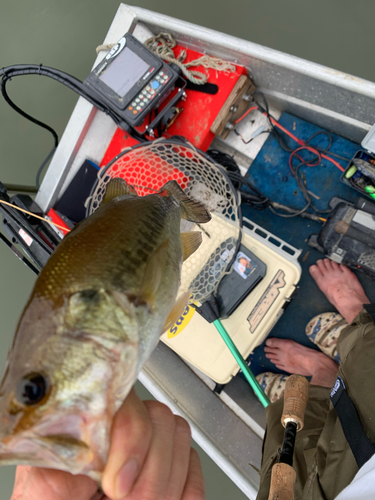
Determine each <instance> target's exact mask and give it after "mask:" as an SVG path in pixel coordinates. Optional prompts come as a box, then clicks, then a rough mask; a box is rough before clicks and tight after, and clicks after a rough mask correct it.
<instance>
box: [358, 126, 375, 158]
mask: <svg viewBox="0 0 375 500" xmlns="http://www.w3.org/2000/svg"><path fill="white" fill-rule="evenodd" d="M361 146H362V147H363V149H366V150H367V151H370V153H375V124H374V125H373V126H372V127H371V129H370V131H369V132H368V133H367V134H366V136H365V138H364V139H363V141H362V142H361Z"/></svg>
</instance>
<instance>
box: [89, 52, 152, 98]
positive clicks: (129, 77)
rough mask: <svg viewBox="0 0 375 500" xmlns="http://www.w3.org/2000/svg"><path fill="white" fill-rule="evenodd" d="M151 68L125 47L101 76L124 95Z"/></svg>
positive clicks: (117, 92)
mask: <svg viewBox="0 0 375 500" xmlns="http://www.w3.org/2000/svg"><path fill="white" fill-rule="evenodd" d="M149 68H150V66H149V65H148V64H147V63H146V62H145V61H144V60H143V59H141V58H140V57H139V56H137V54H135V53H134V52H132V51H131V50H130V49H129V48H128V47H125V48H124V49H123V50H122V51H121V52H120V54H119V55H118V56H117V57H116V59H115V60H114V61H113V62H112V64H109V65H108V66H107V68H106V69H105V70H104V71H103V73H102V74H101V75H100V77H99V78H100V80H102V81H103V82H104V83H105V84H106V85H108V87H110V88H111V89H112V90H114V91H115V92H116V94H118V95H119V96H120V97H124V96H125V95H126V93H127V92H128V91H129V90H130V89H131V88H132V87H133V85H135V83H136V82H137V81H138V80H139V79H140V78H141V76H143V75H144V74H145V72H146V70H148V69H149Z"/></svg>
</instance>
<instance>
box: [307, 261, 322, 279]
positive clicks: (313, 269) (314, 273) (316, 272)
mask: <svg viewBox="0 0 375 500" xmlns="http://www.w3.org/2000/svg"><path fill="white" fill-rule="evenodd" d="M309 272H310V274H311V276H314V277H316V276H319V275H321V274H322V273H321V272H320V269H319V267H318V266H317V265H315V264H313V265H312V266H310V267H309Z"/></svg>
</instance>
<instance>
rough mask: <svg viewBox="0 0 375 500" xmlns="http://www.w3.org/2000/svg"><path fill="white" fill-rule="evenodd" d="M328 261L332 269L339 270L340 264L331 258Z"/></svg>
mask: <svg viewBox="0 0 375 500" xmlns="http://www.w3.org/2000/svg"><path fill="white" fill-rule="evenodd" d="M330 263H331V267H332V269H333V270H334V271H339V270H340V265H339V264H337V262H335V261H333V260H330Z"/></svg>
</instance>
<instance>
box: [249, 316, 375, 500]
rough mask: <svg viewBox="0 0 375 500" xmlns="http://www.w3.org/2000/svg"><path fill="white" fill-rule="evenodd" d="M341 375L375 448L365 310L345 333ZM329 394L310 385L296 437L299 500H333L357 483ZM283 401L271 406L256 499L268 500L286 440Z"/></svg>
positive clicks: (373, 352)
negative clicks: (280, 448)
mask: <svg viewBox="0 0 375 500" xmlns="http://www.w3.org/2000/svg"><path fill="white" fill-rule="evenodd" d="M337 347H338V353H339V355H340V358H341V360H342V361H341V365H340V370H339V375H340V376H341V378H342V379H343V381H344V383H345V385H346V388H347V391H348V394H349V396H350V398H351V399H352V401H353V403H354V405H355V406H356V408H357V410H358V412H359V415H360V418H361V422H362V424H363V426H364V428H365V431H366V433H367V435H368V436H369V438H370V439H371V440H372V442H373V443H375V418H374V415H375V398H374V397H373V395H374V394H375V325H374V323H373V321H372V319H371V317H370V316H369V314H368V313H367V312H366V311H364V310H363V311H362V312H361V313H360V314H359V315H358V316H357V317H356V318H355V319H354V321H353V323H352V324H351V325H349V326H347V327H346V328H345V329H343V330H342V332H341V334H340V337H339V340H338V344H337ZM329 392H330V390H329V389H327V388H324V387H319V386H311V387H310V396H309V402H308V405H307V409H306V416H305V427H304V429H303V430H302V431H301V432H299V433H298V434H297V438H296V445H295V452H294V453H295V455H294V464H293V466H294V468H295V470H296V473H297V481H296V488H295V498H296V499H298V500H333V499H334V498H335V497H336V496H337V495H338V494H339V493H340V491H342V490H343V489H344V488H345V487H346V486H347V485H348V484H349V483H350V482H351V481H352V480H353V478H354V476H355V474H356V473H357V472H358V466H357V464H356V461H355V459H354V456H353V453H352V451H351V449H350V446H349V444H348V442H347V441H346V438H345V436H344V433H343V430H342V427H341V424H340V421H339V419H338V416H337V413H336V410H335V409H334V408H333V407H332V405H331V403H330V400H329ZM283 404H284V400H283V398H281V399H279V400H278V401H276V402H275V403H272V404H271V405H269V406H268V408H267V410H266V413H267V431H266V436H265V440H264V443H263V458H262V471H261V483H260V489H259V493H258V497H257V500H267V499H268V492H269V483H270V475H271V468H272V465H273V464H274V463H275V462H276V461H277V459H278V453H277V450H278V448H279V447H280V446H281V444H282V441H283V434H284V430H283V427H282V425H281V423H280V419H281V414H282V410H283Z"/></svg>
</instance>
